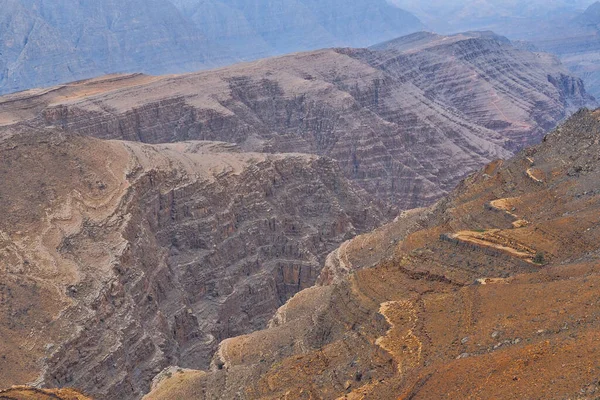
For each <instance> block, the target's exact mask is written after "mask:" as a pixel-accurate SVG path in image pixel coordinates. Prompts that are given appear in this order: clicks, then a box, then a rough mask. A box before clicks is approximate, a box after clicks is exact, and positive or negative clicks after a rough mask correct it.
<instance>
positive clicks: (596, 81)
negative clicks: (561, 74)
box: [533, 2, 600, 96]
mask: <svg viewBox="0 0 600 400" xmlns="http://www.w3.org/2000/svg"><path fill="white" fill-rule="evenodd" d="M533 43H534V44H535V45H536V46H537V47H538V48H540V49H542V50H544V51H548V52H551V53H554V54H556V55H558V56H559V57H560V59H561V60H562V62H563V63H564V64H565V65H566V66H567V67H568V68H569V69H570V70H571V71H573V73H575V74H577V75H578V76H581V78H582V79H583V80H584V81H585V84H586V87H587V89H588V90H589V92H590V93H591V94H593V95H594V96H600V56H599V52H600V2H596V3H594V4H592V5H591V6H590V7H589V8H588V9H587V10H586V11H585V12H583V13H582V14H580V15H578V16H576V17H575V18H573V19H568V20H566V21H562V23H561V25H560V28H559V29H555V30H545V31H544V32H543V34H539V35H538V36H537V37H536V38H535V39H534V40H533Z"/></svg>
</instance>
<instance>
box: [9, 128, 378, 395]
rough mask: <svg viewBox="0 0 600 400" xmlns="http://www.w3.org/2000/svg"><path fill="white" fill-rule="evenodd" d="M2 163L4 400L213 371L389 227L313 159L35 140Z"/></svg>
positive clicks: (19, 142) (42, 136) (48, 134)
mask: <svg viewBox="0 0 600 400" xmlns="http://www.w3.org/2000/svg"><path fill="white" fill-rule="evenodd" d="M0 154H1V159H2V165H1V167H0V177H1V181H2V182H3V184H2V185H0V200H1V201H0V209H1V213H2V215H4V217H3V219H2V222H1V223H0V265H1V266H2V270H1V271H0V274H1V276H2V283H1V284H0V336H1V337H2V341H1V343H0V354H1V360H0V386H3V387H7V386H10V385H13V384H15V383H31V382H35V381H38V382H40V383H42V382H43V384H44V385H45V386H50V387H65V386H66V387H69V386H75V387H77V388H78V389H81V390H83V391H84V392H86V393H90V394H93V395H94V397H96V398H105V399H108V398H118V399H124V398H135V397H139V396H141V395H142V394H144V393H146V392H147V391H148V386H147V385H148V383H149V381H150V380H151V379H152V378H153V377H154V376H155V375H156V374H157V373H159V372H160V371H161V370H162V369H163V368H165V367H167V366H168V365H171V364H182V365H186V366H188V367H195V368H206V367H208V362H209V360H210V357H211V356H212V354H213V353H214V351H215V350H216V346H217V345H218V343H219V342H220V341H221V340H222V339H223V338H226V337H231V336H236V335H239V334H243V333H248V332H251V331H253V330H256V329H259V328H261V327H264V326H265V325H266V322H267V320H268V319H269V318H270V317H271V316H272V315H273V313H274V312H275V311H276V310H277V308H278V307H279V306H281V305H282V304H284V303H285V302H286V301H287V299H289V298H290V297H292V296H293V295H294V294H295V293H297V292H298V291H299V290H302V289H304V288H307V287H310V286H312V285H313V284H314V283H315V281H316V279H317V277H318V275H319V272H320V269H321V267H322V263H323V262H324V260H325V257H326V255H327V254H328V253H329V252H331V251H332V250H334V249H335V247H337V245H339V244H340V243H341V242H343V241H344V240H347V239H349V238H351V237H352V236H353V235H356V234H357V233H360V232H366V231H368V230H370V229H373V228H374V227H376V226H377V225H379V224H381V223H382V222H383V221H384V218H383V215H382V213H381V211H380V210H379V208H378V207H377V206H376V205H375V204H373V203H372V202H371V201H370V200H369V199H368V196H367V195H366V193H364V192H363V191H361V190H360V189H357V188H355V187H354V186H352V185H351V184H350V183H349V182H348V181H346V180H344V178H343V177H341V174H339V172H338V171H337V166H336V165H335V163H334V162H333V161H332V160H329V159H324V158H320V157H317V156H312V155H302V154H277V155H269V154H258V153H243V152H239V151H238V149H236V148H235V147H234V146H232V145H230V144H224V143H216V142H181V143H176V144H164V145H144V144H139V143H131V142H122V141H103V140H98V139H92V138H85V137H81V136H74V135H71V134H65V133H64V132H61V131H52V130H45V131H38V130H31V129H29V128H23V130H21V131H20V132H19V134H18V135H14V136H13V137H11V138H7V139H5V140H4V141H2V142H1V143H0ZM23 171H27V173H26V174H23Z"/></svg>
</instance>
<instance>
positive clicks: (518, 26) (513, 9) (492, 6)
mask: <svg viewBox="0 0 600 400" xmlns="http://www.w3.org/2000/svg"><path fill="white" fill-rule="evenodd" d="M388 1H389V2H390V3H392V4H395V5H397V6H398V7H401V8H403V9H406V10H408V11H410V12H412V13H414V14H415V15H417V16H418V17H419V18H420V19H421V20H422V21H423V22H424V23H425V24H427V25H428V26H429V27H430V28H431V29H433V30H435V31H438V32H442V33H451V32H457V31H465V30H474V29H478V30H481V29H489V30H494V31H496V32H498V33H501V34H503V35H507V36H509V37H510V38H522V36H523V35H526V34H527V33H528V32H532V31H536V30H537V29H538V28H539V22H540V21H541V22H543V21H553V20H555V19H557V18H565V17H566V16H569V17H574V16H575V15H576V14H577V13H578V12H579V11H581V10H583V9H585V8H586V7H587V6H588V5H589V4H590V3H591V2H592V1H593V0H529V1H522V0H430V1H421V0H388ZM536 23H537V24H536Z"/></svg>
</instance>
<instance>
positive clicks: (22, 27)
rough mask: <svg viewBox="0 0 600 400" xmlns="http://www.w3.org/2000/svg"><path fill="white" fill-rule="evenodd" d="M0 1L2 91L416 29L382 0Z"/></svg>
mask: <svg viewBox="0 0 600 400" xmlns="http://www.w3.org/2000/svg"><path fill="white" fill-rule="evenodd" d="M173 3H175V5H174V4H173ZM0 5H2V10H3V13H2V17H0V38H1V39H0V67H1V69H0V93H10V92H14V91H18V90H25V89H29V88H32V87H39V86H49V85H54V84H57V83H63V82H68V81H73V80H77V79H83V78H90V77H92V76H97V75H102V74H107V73H117V72H120V73H123V72H144V73H149V74H165V73H180V72H189V71H196V70H199V69H201V68H209V67H214V66H217V65H225V64H231V63H233V62H235V61H239V60H248V59H257V58H260V57H266V56H269V55H277V54H282V53H289V52H293V51H299V50H313V49H317V48H323V47H330V46H334V45H335V46H351V45H352V46H362V45H370V44H373V43H377V42H378V41H381V40H387V39H391V38H393V37H396V36H399V35H403V34H406V33H410V32H415V31H417V30H419V29H421V28H422V25H421V24H420V22H419V20H418V19H417V18H416V17H414V16H413V15H411V14H410V13H408V12H406V11H403V10H401V9H399V8H397V7H394V6H391V5H389V4H388V3H386V2H385V0H377V1H376V2H373V1H365V0H353V1H351V2H341V1H339V0H326V1H319V2H312V1H308V0H304V1H289V0H286V1H271V2H264V1H256V2H248V1H234V0H222V1H214V0H211V1H197V0H194V1H184V0H178V1H175V0H174V1H173V2H171V1H169V0H148V1H145V0H121V1H115V0H102V1H97V0H94V1H92V0H83V1H77V2H73V1H70V0H56V1H55V0H3V1H2V2H0ZM176 5H177V6H179V7H180V8H179V9H178V8H177V7H176ZM340 9H343V11H340Z"/></svg>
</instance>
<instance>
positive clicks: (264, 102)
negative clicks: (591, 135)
mask: <svg viewBox="0 0 600 400" xmlns="http://www.w3.org/2000/svg"><path fill="white" fill-rule="evenodd" d="M588 104H593V99H592V98H591V97H590V96H589V95H588V94H587V93H586V92H585V89H584V87H583V84H582V82H581V80H580V79H578V78H575V77H573V76H572V75H569V73H568V71H567V70H566V69H564V68H563V67H562V66H561V65H560V64H559V63H558V62H557V61H556V60H555V59H554V58H553V57H551V56H549V55H546V54H540V53H531V52H527V51H523V50H519V49H516V48H515V47H513V46H512V45H511V43H510V42H509V41H508V40H506V39H504V38H502V37H498V36H495V35H493V34H491V33H471V34H463V35H456V36H452V37H444V36H437V35H432V34H427V33H421V34H415V35H412V36H408V37H404V38H401V39H398V40H394V41H392V42H387V43H384V44H382V45H379V46H376V47H374V48H371V49H331V50H321V51H316V52H309V53H301V54H294V55H290V56H285V57H279V58H272V59H265V60H261V61H258V62H254V63H248V64H240V65H236V66H233V67H228V68H223V69H217V70H212V71H206V72H201V73H195V74H187V75H178V76H163V77H149V76H143V75H125V76H108V77H104V78H97V79H94V80H91V81H84V82H78V83H73V84H69V85H63V86H58V87H53V88H49V89H36V90H31V91H27V92H23V93H19V94H14V95H10V96H6V97H3V98H1V99H0V122H1V123H2V124H3V125H4V126H5V128H4V130H10V129H11V128H10V125H11V124H14V123H15V122H21V121H27V123H28V124H29V125H31V126H35V127H39V128H40V129H41V128H45V127H60V128H62V129H64V130H66V131H67V132H75V133H80V134H84V135H89V136H95V137H98V138H104V139H125V140H130V141H140V142H146V143H165V142H177V141H182V140H198V139H199V140H218V141H226V142H232V143H237V144H239V145H240V147H241V148H243V149H244V150H251V151H259V152H274V153H275V152H302V153H310V154H317V155H325V156H329V157H331V158H334V159H336V160H337V161H338V162H339V166H340V168H341V170H342V171H343V172H344V174H345V175H346V177H348V178H350V179H352V180H353V181H355V182H357V183H358V184H359V185H360V186H362V187H363V188H364V189H366V190H368V192H369V193H371V194H373V195H375V196H377V198H379V199H380V200H382V201H385V202H386V203H388V204H392V205H395V206H399V207H401V208H403V209H407V208H414V207H420V206H423V205H429V204H431V202H432V201H434V200H435V199H437V198H439V197H440V196H442V195H444V194H445V193H447V191H448V190H450V189H452V188H453V187H454V186H455V185H456V183H457V182H458V181H459V180H460V179H462V178H463V177H464V176H466V175H467V174H469V173H470V172H472V171H473V170H475V169H477V168H479V167H481V166H482V165H484V164H485V163H487V162H489V161H491V160H493V159H496V158H504V157H508V156H510V155H511V154H512V153H513V152H514V151H515V150H517V149H519V148H521V147H522V146H524V145H527V144H532V143H536V142H538V141H539V140H540V139H541V137H542V136H543V134H544V132H546V131H547V130H549V129H552V128H553V127H554V126H555V125H556V124H557V123H558V122H559V121H560V120H562V119H563V118H564V117H565V116H567V115H568V114H569V113H570V112H572V111H573V110H576V109H578V108H579V107H581V106H584V105H588Z"/></svg>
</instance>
